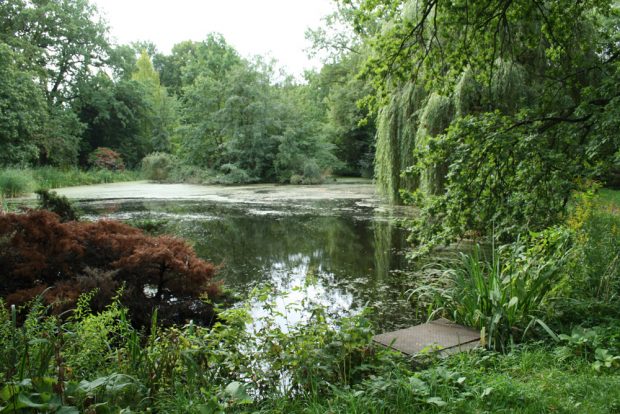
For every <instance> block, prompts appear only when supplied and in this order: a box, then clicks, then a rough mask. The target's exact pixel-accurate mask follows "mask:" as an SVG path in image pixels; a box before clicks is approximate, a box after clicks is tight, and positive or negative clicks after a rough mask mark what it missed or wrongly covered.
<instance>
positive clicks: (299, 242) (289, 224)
mask: <svg viewBox="0 0 620 414" xmlns="http://www.w3.org/2000/svg"><path fill="white" fill-rule="evenodd" d="M81 208H82V209H83V210H85V211H86V212H87V213H88V214H90V215H91V218H97V217H101V216H105V217H109V218H115V219H121V220H127V219H154V220H161V219H163V220H166V224H165V225H164V226H163V229H162V231H163V232H166V233H172V234H175V235H178V236H181V237H183V238H186V239H188V240H191V242H192V243H193V244H194V248H195V249H196V251H197V253H198V254H199V255H200V256H201V257H203V258H205V259H207V260H210V261H212V262H214V263H216V264H221V265H222V268H221V270H220V272H219V277H220V278H221V279H222V280H223V281H224V282H225V284H226V285H227V286H229V287H231V288H233V289H235V290H238V291H241V292H248V291H249V290H250V289H252V288H253V287H255V286H257V285H258V284H262V283H269V284H270V285H272V286H273V287H274V289H275V290H277V291H279V292H287V293H288V296H287V297H286V298H280V299H278V300H277V301H276V306H277V308H278V310H280V311H282V312H283V314H286V315H287V317H288V318H292V319H293V321H292V322H294V319H296V318H299V317H300V315H295V314H294V313H291V312H288V313H287V307H288V305H290V304H294V303H299V302H301V301H302V300H312V301H315V302H318V303H322V304H324V305H326V306H328V308H329V311H330V312H331V313H332V314H335V315H345V314H349V313H350V312H357V311H359V310H360V309H361V308H363V307H364V306H370V307H373V308H374V309H375V312H374V318H375V320H376V322H377V324H378V325H379V329H382V330H383V329H392V328H398V327H404V326H408V325H411V324H412V323H413V322H415V320H414V319H415V315H414V312H413V310H412V308H411V305H410V304H409V303H408V301H407V300H406V297H405V291H406V290H407V289H409V288H411V287H412V286H410V284H411V283H412V281H411V279H410V278H409V277H407V276H406V275H405V274H404V273H403V270H406V269H407V262H406V260H405V257H404V254H403V251H404V249H405V248H406V241H405V238H406V232H405V231H404V229H402V228H401V227H399V226H398V225H396V224H395V223H394V220H393V218H394V217H393V216H394V214H395V213H394V212H393V211H389V210H388V211H379V210H377V209H376V208H374V207H372V206H360V205H358V204H356V203H355V201H351V200H345V201H343V200H339V201H320V202H308V203H300V202H297V203H289V204H280V205H256V204H216V203H212V202H204V201H201V202H198V201H118V200H117V201H115V202H113V203H110V202H102V201H98V202H87V203H82V204H81ZM255 313H256V314H257V316H260V310H258V309H255ZM289 322H291V320H290V319H289Z"/></svg>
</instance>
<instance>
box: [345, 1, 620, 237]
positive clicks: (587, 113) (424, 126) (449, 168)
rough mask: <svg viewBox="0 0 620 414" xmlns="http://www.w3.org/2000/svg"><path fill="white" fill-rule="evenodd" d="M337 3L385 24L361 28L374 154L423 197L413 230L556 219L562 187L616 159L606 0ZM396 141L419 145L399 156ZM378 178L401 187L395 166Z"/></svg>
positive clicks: (437, 231)
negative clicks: (374, 125) (374, 122)
mask: <svg viewBox="0 0 620 414" xmlns="http://www.w3.org/2000/svg"><path fill="white" fill-rule="evenodd" d="M341 4H343V5H344V6H346V7H348V8H349V9H352V13H353V14H354V16H355V17H354V27H355V28H356V29H357V30H358V32H360V33H362V32H364V30H363V29H364V28H365V27H367V26H368V25H371V26H374V25H376V21H377V20H379V21H381V22H382V23H383V25H382V26H381V29H380V30H375V31H368V32H364V33H366V37H365V40H366V42H367V44H368V46H369V47H370V48H371V53H370V54H369V58H368V59H367V61H366V63H365V65H364V68H363V70H362V73H361V74H362V76H365V77H366V78H367V79H368V80H369V81H370V82H371V84H372V85H373V88H374V89H375V91H376V92H377V93H376V94H374V95H373V96H369V97H368V98H367V99H366V104H367V105H368V106H369V107H370V108H371V109H372V110H373V111H375V112H376V113H378V114H379V120H378V124H379V125H380V126H379V130H380V131H379V135H378V141H377V146H378V148H377V156H378V165H377V167H378V168H384V167H386V166H387V168H388V169H389V168H391V169H392V172H391V173H389V174H385V175H383V176H382V175H380V176H379V178H380V180H385V179H384V178H381V177H399V176H400V172H401V171H403V170H406V171H408V173H409V183H410V186H409V187H408V188H406V189H407V190H409V191H406V192H404V193H403V195H404V199H405V200H409V201H415V202H417V203H418V204H419V205H420V206H421V207H422V215H421V216H420V219H419V220H418V221H417V225H416V227H415V228H416V230H417V235H418V238H417V240H418V241H419V242H429V241H430V244H431V245H432V244H435V243H437V242H439V241H443V242H446V241H451V240H454V239H455V238H459V237H463V236H466V235H471V234H479V235H490V234H492V233H493V232H494V231H495V232H499V233H500V234H499V236H500V237H502V238H503V239H505V240H509V239H513V238H515V237H517V236H518V235H519V234H523V233H527V232H528V231H537V230H540V229H542V228H544V227H545V226H548V225H550V224H553V223H556V222H557V221H558V220H560V219H561V217H562V214H563V212H564V211H565V209H566V206H567V202H568V200H569V198H570V194H571V191H573V190H574V189H576V188H578V187H579V184H580V183H581V182H583V180H585V179H587V178H589V177H593V176H597V175H600V174H601V173H602V172H603V171H605V170H606V169H608V168H609V166H610V165H611V163H612V162H613V157H614V154H616V153H617V151H618V148H619V147H620V145H619V142H618V138H617V137H618V126H619V125H618V122H617V118H616V112H617V108H618V97H619V96H620V90H618V88H617V85H618V83H617V79H618V56H620V52H619V49H618V46H619V45H620V43H619V42H618V31H617V28H618V21H619V20H618V10H617V8H616V7H615V6H614V3H613V2H611V1H606V0H588V1H582V2H574V1H569V0H545V1H529V0H523V1H513V0H499V1H496V2H491V3H483V2H469V1H453V2H439V1H437V0H420V1H413V2H404V1H390V0H386V1H377V0H363V1H361V2H359V3H355V5H353V2H351V1H343V2H342V3H341ZM405 101H406V102H407V105H406V106H403V105H398V104H396V102H405ZM397 147H400V148H404V149H409V148H413V151H414V154H415V157H414V158H413V159H412V160H410V161H407V160H406V158H402V156H401V155H398V154H399V153H398V151H397V150H396V149H397ZM407 151H408V150H407ZM380 152H381V153H382V154H392V155H388V156H383V155H382V156H381V157H380V156H379V153H380ZM394 154H396V155H394ZM405 155H407V154H405ZM407 156H408V155H407ZM403 160H405V164H403ZM397 161H398V162H397ZM425 182H426V184H425V185H423V186H421V185H422V184H424V183H425ZM384 183H385V185H386V188H388V189H389V191H390V192H391V193H392V194H394V193H395V192H397V191H398V190H397V188H399V187H400V181H399V180H398V179H394V178H392V179H391V181H390V182H389V183H388V182H387V181H384ZM394 183H396V185H398V186H399V187H394ZM400 188H402V187H400ZM394 198H396V199H397V197H394ZM494 229H495V230H494ZM496 235H497V234H496Z"/></svg>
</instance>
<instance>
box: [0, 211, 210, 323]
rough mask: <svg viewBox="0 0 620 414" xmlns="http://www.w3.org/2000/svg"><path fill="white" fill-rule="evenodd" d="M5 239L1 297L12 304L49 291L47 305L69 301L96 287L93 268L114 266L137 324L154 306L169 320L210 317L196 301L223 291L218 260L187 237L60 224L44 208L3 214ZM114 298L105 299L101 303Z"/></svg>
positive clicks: (0, 232) (101, 270) (107, 225)
mask: <svg viewBox="0 0 620 414" xmlns="http://www.w3.org/2000/svg"><path fill="white" fill-rule="evenodd" d="M0 240H1V241H2V244H3V245H4V246H3V248H2V249H1V250H0V268H1V269H2V270H3V272H2V274H0V295H1V296H5V297H7V301H8V302H9V303H16V304H19V303H24V302H25V301H28V300H30V299H32V298H33V297H34V296H36V295H38V294H40V293H42V292H44V291H45V292H46V293H45V296H44V297H45V300H46V301H47V302H48V303H60V306H59V307H60V308H66V307H67V306H69V307H70V306H71V305H72V304H73V303H75V300H77V297H78V296H79V294H80V293H82V292H83V291H84V289H86V288H89V289H90V288H92V287H93V286H92V284H93V283H94V279H93V277H89V272H91V273H92V272H96V273H97V274H101V275H102V277H100V278H99V279H101V280H103V279H106V278H107V279H109V278H110V276H109V273H107V272H115V273H114V276H113V281H114V284H115V285H114V286H120V285H121V284H123V285H124V286H125V289H124V294H123V302H124V303H125V304H126V305H127V306H128V307H129V308H130V309H131V310H132V314H133V315H134V316H135V317H137V319H136V322H138V323H140V324H145V323H148V322H149V314H150V312H151V311H152V310H153V309H154V308H155V307H160V308H161V312H162V313H161V315H162V317H163V319H164V321H167V322H171V321H173V320H180V321H183V320H184V318H185V317H188V318H191V317H192V316H194V315H197V314H198V317H202V318H209V317H210V316H211V315H210V313H209V311H208V310H207V309H205V308H204V307H202V305H201V304H200V302H199V301H197V299H198V297H199V296H200V295H201V294H203V293H207V294H209V295H210V296H215V295H217V294H218V292H219V288H218V286H217V284H214V283H213V282H212V278H213V275H214V273H215V268H214V266H213V265H212V264H210V263H208V262H205V261H204V260H202V259H200V258H198V257H197V256H196V253H195V252H194V250H193V249H192V248H191V247H190V246H189V245H188V244H187V243H186V242H184V241H183V240H180V239H177V238H174V237H171V236H158V237H152V236H148V235H145V234H144V233H143V232H142V231H140V230H138V229H135V228H133V227H131V226H128V225H126V224H122V223H118V222H115V221H106V220H102V221H98V222H78V221H72V222H67V223H62V222H60V220H59V217H58V216H57V215H56V214H54V213H50V212H48V211H43V210H41V211H31V212H29V213H27V214H5V215H2V216H0ZM89 269H90V270H89ZM104 276H105V277H104ZM106 284H107V285H110V283H106ZM48 288H49V290H47V289H48ZM108 292H109V290H108ZM100 293H101V294H103V292H100ZM109 299H110V298H105V297H103V298H99V300H100V301H101V302H102V303H103V302H105V301H106V300H109Z"/></svg>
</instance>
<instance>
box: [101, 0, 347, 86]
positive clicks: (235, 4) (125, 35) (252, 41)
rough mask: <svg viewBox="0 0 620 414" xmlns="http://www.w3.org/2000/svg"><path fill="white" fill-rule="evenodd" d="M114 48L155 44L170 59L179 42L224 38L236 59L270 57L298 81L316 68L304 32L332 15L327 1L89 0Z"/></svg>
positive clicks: (330, 2)
mask: <svg viewBox="0 0 620 414" xmlns="http://www.w3.org/2000/svg"><path fill="white" fill-rule="evenodd" d="M92 1H93V2H94V3H95V4H96V5H97V8H98V9H99V11H100V13H101V15H102V16H103V17H104V18H105V19H106V20H107V21H108V24H109V26H110V34H111V36H112V39H113V40H115V41H116V42H117V43H120V44H123V43H130V42H133V41H137V40H150V41H152V42H154V43H155V44H156V45H157V47H158V49H159V51H161V52H164V53H169V52H170V50H171V48H172V46H173V45H174V44H176V43H179V42H181V41H183V40H203V39H205V37H206V35H207V34H208V33H210V32H218V33H221V34H222V35H224V37H225V38H226V41H227V42H228V43H229V44H231V45H232V46H233V47H234V48H235V49H237V51H238V52H239V53H241V55H243V56H245V57H250V56H253V55H262V56H269V57H273V58H275V59H277V61H278V62H279V63H280V65H281V66H283V67H284V68H285V69H286V70H287V72H289V73H293V74H296V75H300V74H301V73H303V69H304V68H310V67H318V66H319V62H318V61H317V60H309V59H308V58H307V56H306V52H305V51H304V49H306V48H308V47H309V43H308V42H306V40H305V38H304V32H305V30H306V28H308V27H312V28H315V27H317V26H319V25H320V23H321V18H322V17H323V16H325V15H327V14H329V13H330V12H331V11H333V10H334V8H335V7H334V5H333V1H332V0H92Z"/></svg>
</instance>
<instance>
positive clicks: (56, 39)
mask: <svg viewBox="0 0 620 414" xmlns="http://www.w3.org/2000/svg"><path fill="white" fill-rule="evenodd" d="M0 42H2V43H4V44H6V45H8V47H9V48H10V49H11V50H12V51H13V53H14V54H15V56H19V57H20V58H19V59H18V60H14V62H17V63H16V64H18V66H19V69H20V70H22V71H24V72H25V73H28V74H29V76H30V80H28V81H26V82H27V83H30V82H34V83H35V84H36V85H37V86H38V87H39V88H40V89H41V91H42V93H44V96H45V99H46V102H47V106H48V109H47V112H48V117H47V122H45V124H44V125H43V130H42V133H41V134H40V135H39V138H38V139H37V140H34V141H30V142H31V145H32V144H35V145H36V146H37V149H38V151H37V152H38V154H36V156H34V157H29V161H31V162H32V161H34V160H37V161H38V162H40V163H43V164H54V165H70V164H73V163H75V161H76V158H77V154H78V149H79V141H80V136H81V133H82V132H83V125H82V124H80V122H79V121H78V118H77V117H76V115H75V113H74V112H73V111H72V110H71V109H70V103H71V102H72V101H73V100H74V99H75V98H76V96H77V86H78V85H80V84H83V83H84V82H86V81H87V80H88V79H90V78H91V77H92V76H93V74H94V73H95V72H97V71H98V70H99V69H98V68H100V67H102V66H103V65H104V63H105V59H106V56H107V49H108V44H107V39H106V27H105V25H104V24H103V23H102V22H101V21H100V20H99V19H98V17H97V11H96V9H95V7H94V6H92V5H91V4H90V3H89V2H88V1H87V0H51V1H39V0H7V1H3V2H1V3H0ZM37 102H38V101H34V102H33V110H34V111H36V108H37V105H38V103H37ZM15 108H17V107H15ZM24 112H26V111H24Z"/></svg>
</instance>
